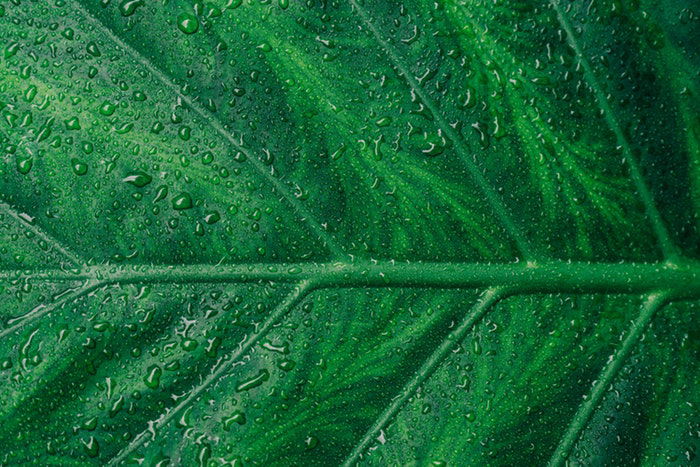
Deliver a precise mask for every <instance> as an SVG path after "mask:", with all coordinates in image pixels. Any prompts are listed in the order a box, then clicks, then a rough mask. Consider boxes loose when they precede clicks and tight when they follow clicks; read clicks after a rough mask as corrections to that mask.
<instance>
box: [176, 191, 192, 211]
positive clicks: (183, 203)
mask: <svg viewBox="0 0 700 467" xmlns="http://www.w3.org/2000/svg"><path fill="white" fill-rule="evenodd" d="M192 206H193V204H192V197H191V196H190V194H189V193H186V192H183V193H180V194H179V195H177V196H176V197H175V198H174V199H173V209H175V210H177V211H183V210H185V209H190V208H191V207H192Z"/></svg>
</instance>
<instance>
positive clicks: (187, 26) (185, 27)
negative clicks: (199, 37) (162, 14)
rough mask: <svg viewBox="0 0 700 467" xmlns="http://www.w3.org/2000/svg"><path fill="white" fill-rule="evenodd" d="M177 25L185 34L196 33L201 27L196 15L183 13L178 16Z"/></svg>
mask: <svg viewBox="0 0 700 467" xmlns="http://www.w3.org/2000/svg"><path fill="white" fill-rule="evenodd" d="M177 27H178V29H179V30H180V31H182V32H184V33H185V34H194V33H195V32H197V30H198V29H199V21H198V20H197V18H196V17H195V16H194V15H191V14H189V13H181V14H180V16H178V17H177Z"/></svg>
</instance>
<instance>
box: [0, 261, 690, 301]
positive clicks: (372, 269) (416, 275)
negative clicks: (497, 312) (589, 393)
mask: <svg viewBox="0 0 700 467" xmlns="http://www.w3.org/2000/svg"><path fill="white" fill-rule="evenodd" d="M0 279H10V280H12V279H23V280H32V281H53V282H61V281H66V282H67V281H91V282H98V283H100V284H103V285H105V284H117V283H118V284H135V283H217V282H230V283H235V282H239V283H241V282H265V281H269V282H284V283H298V282H302V281H313V282H314V283H315V284H316V286H317V287H323V288H330V287H344V288H350V287H363V286H369V287H424V288H486V287H499V286H504V287H505V286H507V287H512V288H515V289H517V290H520V291H522V293H535V292H567V291H568V292H608V293H615V292H620V293H637V292H639V293H644V292H648V291H651V290H669V291H674V292H675V293H676V296H681V297H696V296H700V263H697V262H686V263H670V262H664V263H660V262H659V263H635V262H628V263H584V262H566V261H546V262H543V263H535V262H531V263H503V264H500V263H478V262H475V263H457V262H444V263H435V262H425V263H424V262H412V263H409V262H397V261H371V262H364V261H357V262H353V263H346V262H332V263H278V264H271V263H255V264H191V265H183V264H178V265H128V266H120V265H110V264H105V265H98V266H89V267H84V268H78V269H73V270H66V269H52V270H43V271H26V270H13V271H0Z"/></svg>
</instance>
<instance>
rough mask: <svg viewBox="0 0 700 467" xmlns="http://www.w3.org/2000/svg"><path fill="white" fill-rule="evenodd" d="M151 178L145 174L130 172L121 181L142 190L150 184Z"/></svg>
mask: <svg viewBox="0 0 700 467" xmlns="http://www.w3.org/2000/svg"><path fill="white" fill-rule="evenodd" d="M151 180H153V177H151V176H150V175H148V174H147V173H145V172H141V171H139V172H131V173H130V174H129V175H127V176H126V177H124V178H123V179H122V181H123V182H127V183H131V184H132V185H134V186H135V187H138V188H143V187H145V186H146V185H148V184H149V183H151Z"/></svg>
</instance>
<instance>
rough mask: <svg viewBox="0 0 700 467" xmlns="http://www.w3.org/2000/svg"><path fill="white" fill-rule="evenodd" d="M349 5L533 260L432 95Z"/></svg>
mask: <svg viewBox="0 0 700 467" xmlns="http://www.w3.org/2000/svg"><path fill="white" fill-rule="evenodd" d="M350 4H351V5H352V6H353V8H354V9H355V10H356V11H357V13H358V14H359V16H360V18H361V19H362V21H363V22H364V23H365V25H366V26H367V28H368V29H369V30H370V32H371V33H372V35H373V36H374V38H375V39H376V41H377V42H378V43H379V45H380V46H381V48H382V49H383V50H384V52H385V53H386V54H387V56H388V57H389V58H390V59H391V61H392V62H394V65H395V66H396V68H397V69H398V70H399V72H400V74H401V76H403V78H404V79H405V80H406V82H407V84H408V85H409V86H410V87H411V89H413V91H414V92H415V93H416V95H418V97H420V99H421V101H422V102H423V103H424V104H425V106H426V107H427V108H428V110H430V112H431V113H432V114H433V116H434V117H435V121H437V122H438V124H439V126H440V129H441V130H442V131H444V132H445V134H446V135H447V137H448V138H449V139H450V141H452V143H453V144H454V145H455V149H456V151H457V154H458V155H459V156H460V159H461V160H462V162H463V163H464V164H465V166H466V168H467V170H468V171H469V174H470V175H471V177H472V178H473V179H474V181H475V182H476V184H477V185H478V186H479V189H480V190H481V192H482V193H483V194H484V196H485V197H486V200H487V201H488V203H489V205H490V206H491V209H493V211H494V213H495V214H496V216H497V217H498V219H499V221H500V222H501V224H502V225H503V227H504V228H505V230H506V231H507V232H508V234H509V235H510V236H511V237H512V239H513V241H514V242H515V244H516V245H517V247H518V250H519V251H520V253H521V254H522V255H524V256H525V258H526V259H530V258H532V257H533V256H534V255H533V252H532V251H531V248H530V245H529V243H528V242H527V240H526V239H525V236H524V235H523V233H522V232H521V230H520V228H519V227H518V226H517V225H516V224H515V222H514V221H513V219H512V218H511V216H510V214H509V213H508V209H507V208H506V206H505V205H504V204H503V201H502V200H501V199H500V197H499V195H498V194H497V193H496V191H495V190H494V189H493V187H492V186H491V184H490V183H489V182H488V180H486V177H484V175H483V174H482V173H481V169H480V168H479V167H477V165H476V164H475V163H474V162H473V161H472V160H471V158H470V157H469V150H468V148H467V147H466V145H465V144H464V142H463V141H462V138H461V137H460V136H459V135H458V134H457V133H456V132H455V131H454V129H453V128H452V126H450V124H449V123H448V122H447V121H446V120H445V118H444V117H443V115H442V113H441V112H440V110H439V109H438V107H437V105H436V104H435V102H433V100H432V99H431V98H430V96H428V95H427V94H426V93H425V92H424V91H423V89H422V88H421V86H420V85H419V84H418V81H417V80H416V79H415V78H414V77H413V75H411V73H410V71H409V70H408V67H407V66H406V65H405V64H404V63H403V61H402V60H401V58H400V57H399V56H398V54H397V53H396V51H395V50H394V48H393V47H392V45H391V44H389V43H388V42H387V41H386V40H384V38H383V37H382V35H381V33H380V31H379V29H377V27H376V26H375V25H374V23H373V22H372V20H371V19H370V18H369V16H368V15H367V12H366V11H365V10H364V9H363V8H362V7H361V6H360V5H359V4H358V3H357V1H356V0H350Z"/></svg>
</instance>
